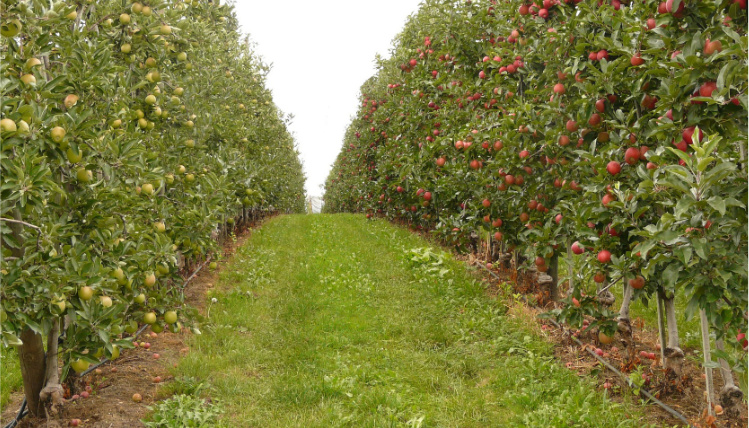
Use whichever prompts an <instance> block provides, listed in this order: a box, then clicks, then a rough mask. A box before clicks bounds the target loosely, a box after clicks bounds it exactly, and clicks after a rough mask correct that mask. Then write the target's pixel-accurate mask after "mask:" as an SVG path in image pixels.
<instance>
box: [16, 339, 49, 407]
mask: <svg viewBox="0 0 749 428" xmlns="http://www.w3.org/2000/svg"><path fill="white" fill-rule="evenodd" d="M20 339H21V341H22V342H23V345H21V346H19V347H18V359H19V361H20V362H21V377H22V378H23V393H24V395H25V396H26V404H27V406H28V408H29V412H30V413H31V415H32V416H35V417H43V416H44V406H43V405H42V401H41V399H40V397H39V393H40V392H41V390H42V388H43V387H44V378H45V376H46V362H45V355H44V343H43V340H42V335H41V334H38V333H35V332H34V331H32V330H31V329H30V328H28V327H26V328H24V329H23V331H22V332H21V337H20Z"/></svg>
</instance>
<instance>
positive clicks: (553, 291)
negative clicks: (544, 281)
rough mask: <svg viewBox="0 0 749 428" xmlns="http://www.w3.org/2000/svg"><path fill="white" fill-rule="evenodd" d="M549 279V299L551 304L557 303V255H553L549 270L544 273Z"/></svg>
mask: <svg viewBox="0 0 749 428" xmlns="http://www.w3.org/2000/svg"><path fill="white" fill-rule="evenodd" d="M546 274H547V275H549V276H550V277H551V282H550V283H549V298H550V299H551V301H552V302H558V301H559V255H558V254H556V253H554V255H553V256H551V260H550V261H549V270H548V271H547V272H546Z"/></svg>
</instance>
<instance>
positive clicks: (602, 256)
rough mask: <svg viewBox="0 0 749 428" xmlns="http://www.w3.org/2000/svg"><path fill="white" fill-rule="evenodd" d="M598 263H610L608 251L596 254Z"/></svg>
mask: <svg viewBox="0 0 749 428" xmlns="http://www.w3.org/2000/svg"><path fill="white" fill-rule="evenodd" d="M598 261H599V262H601V263H608V262H610V261H611V252H610V251H609V250H601V251H599V252H598Z"/></svg>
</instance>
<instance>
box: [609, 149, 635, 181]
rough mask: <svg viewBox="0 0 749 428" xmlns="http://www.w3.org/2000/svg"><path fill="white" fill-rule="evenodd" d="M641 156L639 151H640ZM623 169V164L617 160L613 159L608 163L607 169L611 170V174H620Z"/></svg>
mask: <svg viewBox="0 0 749 428" xmlns="http://www.w3.org/2000/svg"><path fill="white" fill-rule="evenodd" d="M638 156H639V152H638ZM621 170H622V165H621V164H620V163H619V162H617V161H611V162H609V163H608V164H607V165H606V171H608V172H609V174H611V175H616V174H619V172H621Z"/></svg>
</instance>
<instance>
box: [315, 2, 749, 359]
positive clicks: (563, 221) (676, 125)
mask: <svg viewBox="0 0 749 428" xmlns="http://www.w3.org/2000/svg"><path fill="white" fill-rule="evenodd" d="M746 30H747V20H746V2H745V1H743V0H735V1H734V0H726V1H723V2H713V3H709V4H708V3H704V2H697V1H680V0H673V1H671V0H669V1H668V2H664V3H662V4H659V2H658V1H655V0H646V1H641V2H634V1H632V2H629V1H619V0H612V1H611V2H607V1H600V0H583V1H580V0H567V1H563V2H560V1H551V0H550V1H546V0H544V2H543V4H536V3H532V2H524V1H513V2H498V1H466V2H460V3H458V2H452V1H435V2H429V3H428V4H425V5H423V6H422V7H421V9H420V11H419V12H418V13H417V14H415V15H413V16H412V17H411V19H410V20H409V21H408V23H407V24H406V26H405V28H404V30H403V32H402V33H401V34H400V35H399V36H398V38H397V40H396V42H395V48H394V51H393V56H392V58H390V59H387V60H382V61H381V62H380V63H379V71H378V73H377V74H376V75H375V76H373V77H372V78H370V79H369V80H368V81H367V82H366V83H365V84H364V85H363V86H362V94H361V98H360V103H361V104H360V109H359V112H358V114H357V116H356V117H355V118H354V119H353V121H352V123H351V124H350V126H349V129H348V131H347V133H346V135H345V140H344V144H343V148H342V150H341V152H340V154H339V156H338V158H337V160H336V163H335V165H334V167H333V170H332V171H331V173H330V175H329V177H328V180H327V182H326V193H325V210H327V211H329V212H338V211H347V212H364V213H367V214H368V215H369V216H375V215H382V216H386V217H388V218H391V219H398V220H400V221H404V222H407V223H408V224H410V225H411V227H413V228H416V229H422V230H429V231H431V232H432V233H434V234H435V235H437V236H439V237H440V238H442V239H444V240H445V241H447V242H449V243H452V244H455V245H457V246H461V245H464V244H467V243H474V244H476V241H477V240H478V239H482V240H484V241H485V242H488V243H489V245H490V247H492V248H497V247H499V249H500V251H501V252H505V253H506V252H512V251H514V252H516V253H517V254H519V255H520V256H523V257H524V258H525V260H527V261H535V262H536V263H535V264H536V267H537V269H538V270H542V271H543V270H547V269H555V270H556V267H557V266H558V263H557V262H558V260H559V258H560V257H561V258H565V261H566V262H567V266H569V267H570V268H571V272H572V274H567V275H566V278H565V279H566V280H568V281H569V284H571V285H572V289H571V292H570V293H569V296H568V297H567V299H568V303H570V305H569V307H568V308H566V309H565V310H564V311H563V313H562V315H565V314H566V315H568V316H569V317H572V315H573V313H577V314H578V316H577V317H576V319H577V320H578V321H580V320H582V319H583V318H582V316H580V314H587V315H592V316H594V317H596V318H602V317H603V318H606V317H608V318H609V319H611V318H613V316H615V315H616V312H612V311H608V312H607V311H604V310H602V309H601V308H600V305H598V300H597V299H594V298H584V299H583V298H582V296H583V294H584V293H587V295H588V296H591V295H592V296H595V295H596V294H597V293H598V292H599V290H602V289H604V288H606V287H607V284H609V285H611V284H613V285H616V283H620V284H621V285H619V287H622V286H623V287H624V293H623V294H624V295H625V299H624V300H625V301H626V302H629V301H631V300H633V299H651V298H653V297H654V296H656V295H658V294H660V295H662V296H664V298H665V299H667V300H672V299H673V298H674V296H675V295H677V294H683V295H685V296H686V298H687V300H689V304H688V306H687V315H688V316H693V315H694V314H696V313H697V312H698V311H700V310H704V311H706V312H707V317H708V319H709V321H710V323H711V325H712V328H713V329H714V331H715V332H716V333H717V334H718V337H723V336H724V335H726V334H728V333H733V334H730V335H728V336H727V337H730V338H733V337H735V333H736V332H737V331H738V328H741V327H743V326H745V324H746V313H745V311H746V306H747V209H746V207H747V170H746V150H747V79H746V75H747V65H746V64H747V63H746V60H747V46H746ZM425 195H429V198H428V199H427V198H425ZM492 240H493V241H494V242H492ZM497 241H499V242H497ZM473 248H476V247H475V246H474V247H473ZM490 262H493V260H490ZM530 264H531V263H528V265H530ZM557 273H558V274H559V275H560V276H565V272H562V273H559V272H557ZM589 279H592V280H593V281H588V280H589ZM597 284H598V285H597ZM613 285H612V286H613ZM552 296H553V295H552ZM572 298H574V299H575V301H577V302H578V304H577V305H572V304H571V303H572V301H571V299H572ZM627 304H628V303H627ZM666 307H667V311H668V310H673V305H670V306H669V305H668V304H667V305H666ZM669 308H670V309H669ZM625 309H627V308H625V307H622V310H621V311H620V312H621V313H620V314H619V315H620V317H626V310H625ZM568 319H569V318H568ZM674 319H676V318H675V317H674ZM607 325H608V327H609V328H614V329H615V328H616V323H613V322H611V323H608V324H607ZM669 327H671V326H669ZM674 328H675V327H674ZM744 328H745V327H744ZM674 331H675V330H674ZM608 333H609V334H612V333H613V331H611V330H609V331H608ZM731 342H735V340H731ZM675 343H678V337H676V338H675ZM734 344H735V343H734ZM674 346H676V345H674ZM743 364H744V365H745V364H746V359H745V358H744V359H743Z"/></svg>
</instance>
